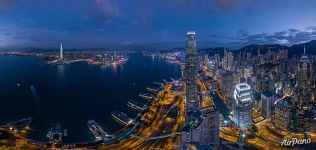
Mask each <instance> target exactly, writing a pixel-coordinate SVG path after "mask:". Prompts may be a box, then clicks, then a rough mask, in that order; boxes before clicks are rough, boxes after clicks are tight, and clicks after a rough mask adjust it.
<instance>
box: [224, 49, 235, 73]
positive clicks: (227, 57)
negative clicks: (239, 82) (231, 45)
mask: <svg viewBox="0 0 316 150" xmlns="http://www.w3.org/2000/svg"><path fill="white" fill-rule="evenodd" d="M233 65H234V53H233V52H230V51H227V50H226V49H225V50H224V57H223V62H222V67H223V68H224V69H225V70H228V71H232V70H233Z"/></svg>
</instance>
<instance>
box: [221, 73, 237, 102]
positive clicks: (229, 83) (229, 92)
mask: <svg viewBox="0 0 316 150" xmlns="http://www.w3.org/2000/svg"><path fill="white" fill-rule="evenodd" d="M221 76H222V78H221V84H220V85H221V89H222V91H223V92H222V93H223V94H222V95H223V96H224V98H225V99H229V98H231V97H232V96H233V94H234V85H235V84H234V74H233V73H232V72H225V73H223V74H222V75H221Z"/></svg>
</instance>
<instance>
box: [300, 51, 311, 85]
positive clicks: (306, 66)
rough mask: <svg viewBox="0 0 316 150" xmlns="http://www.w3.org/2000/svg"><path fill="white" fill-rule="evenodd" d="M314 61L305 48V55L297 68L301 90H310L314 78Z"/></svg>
mask: <svg viewBox="0 0 316 150" xmlns="http://www.w3.org/2000/svg"><path fill="white" fill-rule="evenodd" d="M312 67H313V65H312V61H311V59H310V57H309V56H308V55H307V54H306V48H305V46H304V53H303V54H302V55H301V58H300V60H299V64H298V68H297V85H298V86H299V87H300V88H309V86H310V84H311V78H312V71H313V69H312Z"/></svg>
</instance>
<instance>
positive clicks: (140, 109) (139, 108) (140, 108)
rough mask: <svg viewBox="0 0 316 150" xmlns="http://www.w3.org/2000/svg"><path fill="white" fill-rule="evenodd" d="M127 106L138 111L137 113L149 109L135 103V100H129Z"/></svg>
mask: <svg viewBox="0 0 316 150" xmlns="http://www.w3.org/2000/svg"><path fill="white" fill-rule="evenodd" d="M126 105H127V106H128V107H130V108H132V109H134V110H137V111H144V110H146V109H148V106H147V105H145V104H142V103H139V102H137V101H134V100H129V101H128V102H127V104H126Z"/></svg>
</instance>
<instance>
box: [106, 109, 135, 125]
mask: <svg viewBox="0 0 316 150" xmlns="http://www.w3.org/2000/svg"><path fill="white" fill-rule="evenodd" d="M111 115H112V117H113V118H114V119H115V120H117V121H118V122H120V123H122V124H124V125H130V124H132V123H134V122H133V119H131V118H129V117H128V116H127V115H126V114H124V113H123V112H119V111H113V112H112V113H111Z"/></svg>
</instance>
